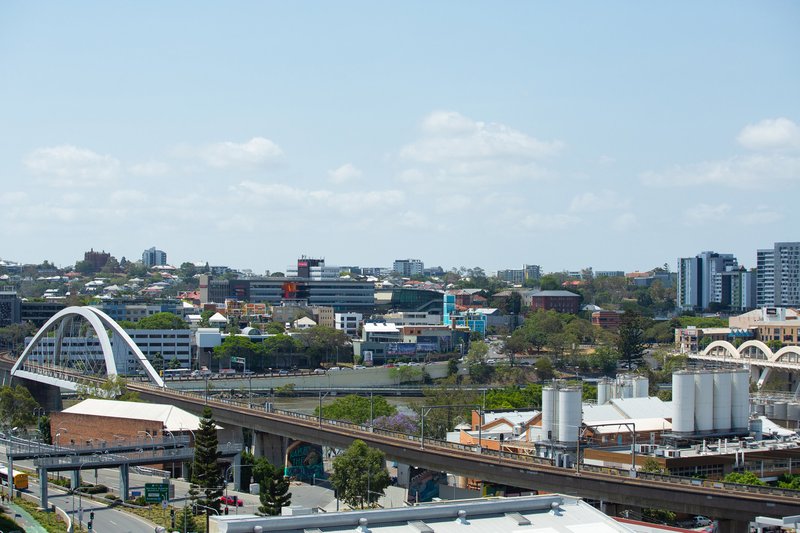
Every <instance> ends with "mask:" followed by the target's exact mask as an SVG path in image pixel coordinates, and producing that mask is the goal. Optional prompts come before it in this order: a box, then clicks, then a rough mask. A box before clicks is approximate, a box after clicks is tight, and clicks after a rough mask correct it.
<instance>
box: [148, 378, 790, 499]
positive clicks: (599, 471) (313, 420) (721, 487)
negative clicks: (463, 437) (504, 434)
mask: <svg viewBox="0 0 800 533" xmlns="http://www.w3.org/2000/svg"><path fill="white" fill-rule="evenodd" d="M143 386H145V387H146V388H150V389H157V390H161V389H158V388H157V387H153V386H152V385H148V384H144V385H143ZM169 392H171V393H174V394H179V395H190V396H194V397H196V398H201V399H203V400H204V401H205V402H206V403H207V404H208V405H210V406H214V405H218V406H220V407H226V406H234V407H236V408H238V409H246V410H248V411H255V412H258V413H259V414H265V413H266V414H267V415H275V416H281V417H289V418H293V419H296V420H301V421H303V422H304V423H305V424H306V425H311V424H314V425H322V426H325V427H328V428H341V429H347V430H351V431H352V432H353V433H354V435H355V434H356V433H364V434H365V435H364V436H365V437H366V436H368V434H372V435H378V436H385V437H387V438H391V439H395V440H402V441H404V442H407V443H412V444H415V445H420V444H421V441H420V438H419V436H417V435H409V434H406V433H399V432H394V431H389V430H386V429H378V428H375V427H371V426H370V425H368V424H354V423H352V422H346V421H340V420H331V419H327V418H320V417H319V416H315V415H308V414H304V413H297V412H295V411H288V410H284V409H269V410H262V409H257V408H254V407H251V406H250V405H249V404H248V403H247V402H243V401H240V400H236V399H228V398H225V399H220V398H213V397H205V396H204V395H203V394H195V393H185V392H178V391H169ZM429 448H430V449H431V450H430V451H432V450H434V449H437V448H438V449H445V450H455V451H459V452H462V453H469V454H475V455H476V456H479V457H482V458H483V460H487V459H488V460H494V461H497V462H498V464H505V463H508V462H512V461H513V462H517V463H525V464H530V465H535V466H541V467H549V468H559V469H563V470H570V471H573V472H575V471H574V470H573V469H571V468H563V467H558V466H555V465H554V461H553V460H552V459H550V458H547V457H539V456H536V455H530V454H518V453H514V452H509V451H506V450H503V451H502V452H500V451H497V450H489V449H486V448H483V449H480V448H479V447H478V446H471V445H466V444H461V443H455V442H448V441H443V440H438V439H429V438H427V437H426V439H425V449H426V450H428V449H429ZM580 470H581V472H580V475H585V476H589V475H601V476H612V477H614V478H626V479H630V478H631V471H630V469H626V468H614V467H601V466H595V465H589V464H586V463H583V464H581V468H580ZM576 474H577V473H576ZM635 477H636V478H637V479H638V480H639V481H645V482H647V481H650V482H655V483H665V484H668V485H680V486H686V487H696V488H705V489H711V490H713V491H719V492H725V493H730V494H741V493H745V494H758V495H764V496H775V497H783V498H791V499H797V500H800V490H791V489H782V488H776V487H762V486H754V485H741V484H738V483H727V482H723V481H712V480H699V479H694V478H687V477H681V476H670V475H662V474H652V473H646V472H638V471H637V472H636V474H635Z"/></svg>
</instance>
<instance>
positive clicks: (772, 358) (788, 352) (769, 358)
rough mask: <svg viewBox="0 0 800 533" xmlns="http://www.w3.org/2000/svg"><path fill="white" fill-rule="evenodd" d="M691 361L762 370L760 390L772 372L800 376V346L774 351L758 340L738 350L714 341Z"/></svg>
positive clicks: (759, 381) (759, 380)
mask: <svg viewBox="0 0 800 533" xmlns="http://www.w3.org/2000/svg"><path fill="white" fill-rule="evenodd" d="M689 359H699V360H702V361H714V362H717V363H728V364H737V365H743V366H748V367H755V368H760V369H761V375H760V376H759V378H758V387H759V388H761V386H762V385H763V384H764V382H765V381H766V380H767V378H769V374H770V372H771V371H772V370H779V371H784V372H795V373H798V374H800V346H784V347H783V348H781V349H780V350H778V351H773V350H772V348H770V347H769V346H767V345H766V344H765V343H763V342H761V341H756V340H751V341H747V342H744V343H742V344H741V345H740V346H739V347H738V348H737V347H736V346H734V345H733V344H731V343H730V342H728V341H714V342H712V343H711V344H709V345H708V346H707V347H706V349H705V350H703V351H702V352H699V353H692V354H689Z"/></svg>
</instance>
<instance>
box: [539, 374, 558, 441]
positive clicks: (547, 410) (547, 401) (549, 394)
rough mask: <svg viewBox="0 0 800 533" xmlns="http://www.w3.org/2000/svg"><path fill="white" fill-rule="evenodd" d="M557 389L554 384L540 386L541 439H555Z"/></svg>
mask: <svg viewBox="0 0 800 533" xmlns="http://www.w3.org/2000/svg"><path fill="white" fill-rule="evenodd" d="M557 393H558V391H557V389H556V387H555V385H545V386H544V387H542V439H543V440H548V439H552V440H556V438H557V437H558V435H557V428H556V420H557V413H556V410H557V407H556V405H557V402H558V400H557V396H556V395H557Z"/></svg>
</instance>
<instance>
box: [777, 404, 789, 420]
mask: <svg viewBox="0 0 800 533" xmlns="http://www.w3.org/2000/svg"><path fill="white" fill-rule="evenodd" d="M787 410H788V409H787V407H786V402H775V414H774V416H775V418H776V419H777V420H786V415H787Z"/></svg>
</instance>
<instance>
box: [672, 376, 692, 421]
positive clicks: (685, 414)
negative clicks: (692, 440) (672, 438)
mask: <svg viewBox="0 0 800 533" xmlns="http://www.w3.org/2000/svg"><path fill="white" fill-rule="evenodd" d="M694 388H695V387H694V374H693V373H692V372H688V371H686V370H681V371H679V372H675V373H673V374H672V431H674V432H675V433H680V434H691V433H694Z"/></svg>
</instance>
